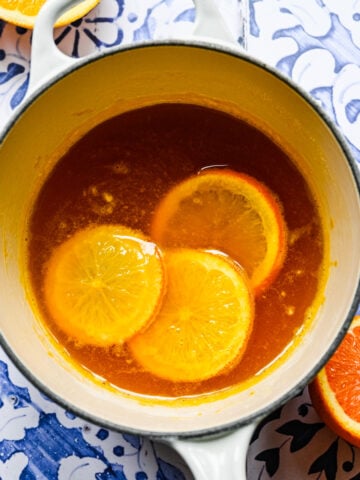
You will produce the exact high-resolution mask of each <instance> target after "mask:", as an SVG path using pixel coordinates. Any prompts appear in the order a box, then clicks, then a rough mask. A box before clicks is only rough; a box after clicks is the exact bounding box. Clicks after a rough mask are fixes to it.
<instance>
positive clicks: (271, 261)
mask: <svg viewBox="0 0 360 480" xmlns="http://www.w3.org/2000/svg"><path fill="white" fill-rule="evenodd" d="M152 238H153V239H154V241H156V242H158V243H159V244H160V245H162V246H166V247H184V246H185V247H195V248H203V249H217V250H220V251H223V252H225V253H226V254H227V255H229V256H230V257H231V258H232V259H234V260H235V261H237V262H238V263H239V264H240V265H241V266H242V267H244V268H245V270H246V272H247V273H248V275H249V277H250V281H251V284H252V287H253V288H254V290H255V294H257V293H259V292H260V291H262V290H263V289H264V288H266V287H267V286H268V285H269V284H270V283H271V282H272V281H273V279H274V278H275V276H276V274H277V273H278V271H279V270H280V268H281V266H282V264H283V260H284V257H285V253H286V226H285V222H284V219H283V216H282V211H281V207H280V205H279V202H278V201H277V199H276V198H275V197H274V195H273V194H272V193H271V192H270V190H269V189H268V188H267V187H265V186H264V185H263V184H262V183H260V182H258V181H257V180H256V179H254V178H253V177H250V176H249V175H245V174H242V173H237V172H235V171H232V170H225V169H224V170H219V169H216V170H215V169H214V170H212V171H208V172H207V173H203V174H199V175H197V176H194V177H191V178H189V179H187V180H185V181H183V182H182V183H180V184H178V185H177V186H175V187H174V188H173V189H172V190H170V192H169V193H168V194H167V195H166V196H165V197H164V199H163V200H162V201H161V202H160V204H159V206H158V208H157V210H156V211H155V215H154V219H153V223H152Z"/></svg>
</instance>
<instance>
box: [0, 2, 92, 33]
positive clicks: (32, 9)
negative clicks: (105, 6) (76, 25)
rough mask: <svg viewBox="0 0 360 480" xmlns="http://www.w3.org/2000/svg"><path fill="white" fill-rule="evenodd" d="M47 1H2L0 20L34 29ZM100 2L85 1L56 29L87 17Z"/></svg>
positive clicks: (62, 17) (0, 3) (64, 18)
mask: <svg viewBox="0 0 360 480" xmlns="http://www.w3.org/2000/svg"><path fill="white" fill-rule="evenodd" d="M44 3H45V0H31V1H29V0H0V18H1V19H3V20H5V21H7V22H10V23H13V24H14V25H19V26H20V27H24V28H34V24H35V20H36V17H37V15H38V13H39V11H40V8H41V7H42V6H43V4H44ZM98 3H99V0H84V1H83V2H81V3H79V4H78V5H76V6H75V7H73V8H71V9H70V10H68V11H67V12H65V13H64V14H63V15H62V16H61V17H60V18H59V20H58V21H57V22H56V24H55V26H56V27H61V26H63V25H67V24H69V23H71V22H74V21H75V20H78V19H79V18H81V17H83V16H84V15H86V14H87V13H88V12H89V11H90V10H91V9H92V8H94V7H95V5H97V4H98Z"/></svg>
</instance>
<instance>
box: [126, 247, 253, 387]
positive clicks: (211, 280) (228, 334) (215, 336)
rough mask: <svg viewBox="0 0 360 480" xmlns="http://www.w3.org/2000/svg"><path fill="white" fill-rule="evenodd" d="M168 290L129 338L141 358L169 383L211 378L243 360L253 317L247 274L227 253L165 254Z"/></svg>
mask: <svg viewBox="0 0 360 480" xmlns="http://www.w3.org/2000/svg"><path fill="white" fill-rule="evenodd" d="M164 261H165V267H166V270H167V275H168V284H167V290H166V293H165V295H164V299H163V303H162V307H161V309H160V311H159V313H158V316H157V317H156V319H155V320H154V322H152V323H151V325H150V326H149V327H148V328H147V329H146V330H145V331H143V332H141V333H139V334H137V335H135V336H134V337H132V339H131V340H130V341H129V347H130V350H131V352H132V354H133V356H134V358H135V359H136V360H137V362H138V363H139V364H140V365H141V366H142V367H143V368H144V369H145V370H147V371H149V372H150V373H152V374H154V375H156V376H158V377H160V378H164V379H167V380H170V381H174V382H175V381H177V382H194V381H201V380H205V379H208V378H210V377H212V376H214V375H216V374H218V373H219V372H222V371H224V369H227V367H228V368H230V367H231V366H232V365H233V364H234V362H235V361H236V360H240V358H241V356H242V354H243V353H244V351H245V348H246V345H247V342H248V339H249V336H250V333H251V330H252V325H253V317H254V305H253V296H252V293H251V289H250V288H249V285H248V279H247V276H246V274H245V273H244V272H243V270H242V269H240V268H239V267H238V266H237V265H236V264H235V263H234V262H232V261H230V260H228V259H227V258H224V256H223V255H216V254H213V253H209V252H205V251H201V250H191V249H173V250H169V251H167V252H166V253H165V254H164Z"/></svg>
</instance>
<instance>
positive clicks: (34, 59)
mask: <svg viewBox="0 0 360 480" xmlns="http://www.w3.org/2000/svg"><path fill="white" fill-rule="evenodd" d="M82 1H83V0H48V1H47V2H45V4H44V6H43V7H42V8H41V10H40V13H39V15H38V18H37V20H36V23H35V27H34V31H33V36H32V46H31V68H30V80H29V88H28V92H27V95H29V94H31V93H32V92H33V91H34V90H35V89H37V88H38V87H40V86H41V85H42V84H45V83H46V82H47V81H48V80H50V79H51V78H53V77H56V75H57V74H59V73H61V72H63V71H65V70H67V69H68V68H71V67H72V66H73V65H75V64H76V63H77V62H78V61H79V59H77V58H72V57H69V56H68V55H66V54H64V53H63V52H61V51H60V50H59V49H58V48H57V46H56V45H55V42H54V36H53V29H54V24H55V22H56V20H57V19H58V18H59V17H60V16H61V15H62V14H63V13H64V12H66V11H67V10H69V9H70V8H71V7H74V6H75V5H77V4H79V3H81V2H82ZM194 4H195V8H196V19H195V25H194V30H193V37H194V38H197V39H202V40H205V41H207V42H209V41H210V42H211V41H212V42H214V40H215V41H216V42H217V43H223V44H228V45H229V44H231V45H232V46H234V44H235V39H234V36H233V35H232V33H231V32H230V30H229V28H228V27H227V25H226V23H225V21H224V20H223V17H222V15H221V13H220V11H219V9H218V7H217V6H216V0H194Z"/></svg>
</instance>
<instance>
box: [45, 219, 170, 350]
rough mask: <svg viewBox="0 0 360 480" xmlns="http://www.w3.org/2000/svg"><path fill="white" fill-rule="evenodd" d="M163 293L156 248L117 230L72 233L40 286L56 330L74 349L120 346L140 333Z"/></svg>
mask: <svg viewBox="0 0 360 480" xmlns="http://www.w3.org/2000/svg"><path fill="white" fill-rule="evenodd" d="M163 290H164V270H163V264H162V257H161V254H160V251H159V249H158V248H157V246H156V245H155V244H154V243H151V242H149V241H147V240H145V239H144V238H142V237H141V236H140V235H139V234H138V233H137V232H134V231H132V230H130V229H129V228H126V227H122V226H117V225H101V226H96V227H92V228H87V229H84V230H80V231H78V232H77V233H75V235H74V236H72V237H71V238H70V239H69V240H67V241H65V242H64V243H63V244H61V245H60V246H59V247H57V248H56V249H55V251H54V253H53V255H52V257H51V258H50V260H49V262H48V265H47V271H46V275H45V281H44V294H45V303H46V306H47V308H48V310H49V313H50V315H51V317H52V318H53V320H54V321H55V322H56V324H57V325H58V327H60V329H61V330H63V331H64V332H65V333H67V334H68V335H69V336H70V337H72V338H74V339H75V340H76V341H77V342H78V343H79V344H93V345H98V346H108V345H112V344H114V343H116V344H119V343H122V342H124V341H125V340H127V339H128V338H129V337H131V336H132V335H134V334H135V333H136V332H138V331H139V330H141V329H142V328H144V327H145V325H147V323H148V322H149V321H150V320H151V319H152V317H153V316H154V314H155V313H156V311H157V309H158V307H159V305H160V303H161V298H162V295H163Z"/></svg>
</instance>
